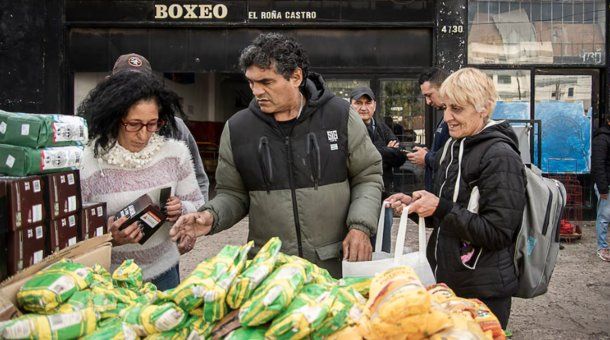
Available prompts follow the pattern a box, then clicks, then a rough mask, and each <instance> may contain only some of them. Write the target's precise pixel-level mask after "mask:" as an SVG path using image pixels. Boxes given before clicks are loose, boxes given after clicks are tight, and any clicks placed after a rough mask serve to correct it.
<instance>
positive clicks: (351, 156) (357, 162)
mask: <svg viewBox="0 0 610 340" xmlns="http://www.w3.org/2000/svg"><path fill="white" fill-rule="evenodd" d="M347 146H348V160H347V167H348V176H349V182H350V188H351V203H350V207H349V212H348V214H347V225H348V227H349V229H350V230H351V229H358V230H360V231H363V232H365V233H367V234H368V235H369V236H370V235H374V234H375V233H376V232H377V221H378V218H379V210H380V209H381V191H382V188H383V179H382V173H383V169H382V166H381V155H380V154H379V152H378V151H377V149H376V148H375V146H374V145H373V143H372V142H371V139H370V138H369V136H368V133H367V131H366V127H365V126H364V123H363V122H362V118H360V116H359V115H358V113H356V111H354V110H353V109H352V108H350V111H349V118H348V123H347Z"/></svg>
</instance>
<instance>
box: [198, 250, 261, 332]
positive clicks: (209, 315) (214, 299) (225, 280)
mask: <svg viewBox="0 0 610 340" xmlns="http://www.w3.org/2000/svg"><path fill="white" fill-rule="evenodd" d="M253 245H254V242H253V241H250V242H248V243H247V244H245V245H244V246H242V247H241V248H240V250H239V253H238V255H237V256H236V257H235V259H234V261H233V263H231V265H230V266H229V268H228V270H227V271H225V272H224V273H223V274H222V275H220V277H219V278H218V279H217V280H216V281H215V282H214V284H213V285H211V286H208V290H207V291H206V292H205V293H204V295H203V319H204V320H205V321H207V322H214V321H218V320H220V319H222V317H223V316H225V314H227V311H228V308H227V303H226V297H227V292H228V291H229V287H230V286H231V284H232V283H233V281H234V280H235V278H236V277H237V275H239V273H241V272H242V270H243V269H244V267H245V265H246V260H247V259H248V252H250V249H252V246H253Z"/></svg>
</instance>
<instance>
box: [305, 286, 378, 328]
mask: <svg viewBox="0 0 610 340" xmlns="http://www.w3.org/2000/svg"><path fill="white" fill-rule="evenodd" d="M331 295H332V296H333V297H334V300H333V303H332V305H331V307H330V310H329V312H328V315H327V316H326V319H324V321H322V323H321V324H320V325H319V326H317V327H316V328H315V330H314V332H313V334H312V338H313V339H322V338H326V337H327V336H329V335H331V334H333V333H336V332H338V331H340V330H341V329H343V328H345V327H349V326H352V325H355V324H356V323H358V322H360V320H361V318H362V317H363V315H364V314H365V312H366V310H365V303H366V299H364V297H362V295H360V293H358V292H357V291H356V290H355V289H354V288H351V287H339V286H335V287H333V288H332V290H331Z"/></svg>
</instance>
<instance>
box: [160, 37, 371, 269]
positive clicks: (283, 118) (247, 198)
mask: <svg viewBox="0 0 610 340" xmlns="http://www.w3.org/2000/svg"><path fill="white" fill-rule="evenodd" d="M239 64H240V67H241V68H242V70H243V71H244V72H245V76H246V78H247V79H248V83H249V84H250V88H251V90H252V93H253V94H254V98H253V100H252V102H251V103H250V105H249V107H248V108H247V109H244V110H242V111H239V112H237V113H236V114H235V115H233V116H232V117H231V118H230V119H229V120H228V121H227V123H226V124H225V127H224V130H223V132H222V136H221V138H220V157H219V162H218V169H217V171H216V174H217V176H216V180H217V186H216V189H217V195H216V197H215V198H214V199H213V200H211V201H209V202H207V203H206V204H205V205H204V206H203V207H202V208H201V209H200V211H199V212H197V213H193V214H188V215H184V216H182V217H184V218H181V219H179V220H178V221H177V222H176V224H175V225H174V227H173V228H172V231H171V233H172V235H173V236H174V239H175V240H178V239H179V237H180V236H181V235H183V234H188V235H192V237H197V236H201V235H206V234H209V233H215V232H219V231H222V230H224V229H227V228H230V227H232V226H233V225H234V224H236V223H237V222H239V221H240V220H241V219H242V218H244V217H245V216H246V215H248V217H249V233H248V239H250V240H253V241H254V249H255V251H257V250H258V249H260V247H262V246H263V245H264V244H265V243H266V242H267V241H268V240H269V239H270V238H271V237H274V236H278V237H280V239H281V240H282V251H283V252H285V253H287V254H290V255H298V256H300V257H303V258H305V259H307V260H309V261H311V262H313V263H315V264H317V265H319V266H320V267H322V268H325V269H328V271H329V272H330V273H331V274H332V275H333V276H335V277H340V276H341V256H340V254H341V250H342V251H343V258H344V259H347V260H348V261H365V260H370V259H371V253H372V246H371V242H370V239H369V237H370V235H373V234H375V232H376V229H377V216H379V209H380V208H381V191H382V187H383V182H382V177H381V174H382V169H381V156H380V155H379V153H378V152H377V151H376V150H375V147H374V146H373V144H372V143H371V141H370V139H369V138H368V135H367V132H366V128H365V127H364V124H363V123H362V119H360V117H359V116H358V114H357V113H356V112H355V111H354V110H352V109H350V106H349V103H348V102H346V101H345V100H343V99H341V98H339V97H336V96H335V95H333V94H332V92H330V91H329V90H328V88H327V87H326V86H325V84H324V80H323V79H322V77H321V76H320V75H317V74H315V73H309V72H308V69H309V60H308V57H307V54H306V52H305V50H304V49H303V48H302V47H301V45H300V44H298V43H297V42H296V41H295V40H293V39H291V38H286V37H284V36H283V35H281V34H277V33H268V34H261V35H260V36H259V37H257V38H256V39H255V40H254V41H253V42H252V44H251V45H249V46H248V47H246V48H245V49H244V50H243V51H242V53H241V56H240V59H239Z"/></svg>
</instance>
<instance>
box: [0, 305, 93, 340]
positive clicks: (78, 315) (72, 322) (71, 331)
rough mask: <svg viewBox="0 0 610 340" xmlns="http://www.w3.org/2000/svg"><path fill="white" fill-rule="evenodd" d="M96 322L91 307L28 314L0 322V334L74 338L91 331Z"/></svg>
mask: <svg viewBox="0 0 610 340" xmlns="http://www.w3.org/2000/svg"><path fill="white" fill-rule="evenodd" d="M96 322H97V320H96V318H95V312H94V311H93V309H91V308H87V309H85V310H82V311H78V312H74V313H66V314H53V315H37V314H30V315H24V316H22V317H19V318H17V319H13V320H9V321H5V322H2V323H0V335H1V338H2V339H53V340H55V339H58V340H59V339H61V340H64V339H76V338H79V337H81V336H84V335H87V334H89V333H92V332H93V331H94V330H95V327H96Z"/></svg>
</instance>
